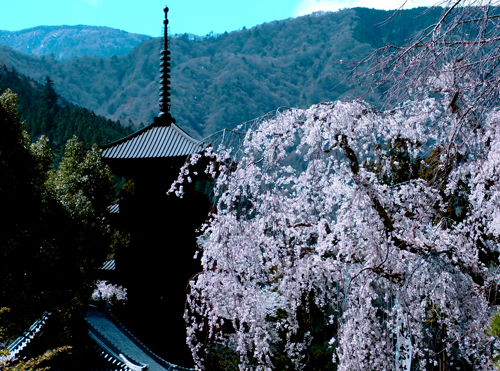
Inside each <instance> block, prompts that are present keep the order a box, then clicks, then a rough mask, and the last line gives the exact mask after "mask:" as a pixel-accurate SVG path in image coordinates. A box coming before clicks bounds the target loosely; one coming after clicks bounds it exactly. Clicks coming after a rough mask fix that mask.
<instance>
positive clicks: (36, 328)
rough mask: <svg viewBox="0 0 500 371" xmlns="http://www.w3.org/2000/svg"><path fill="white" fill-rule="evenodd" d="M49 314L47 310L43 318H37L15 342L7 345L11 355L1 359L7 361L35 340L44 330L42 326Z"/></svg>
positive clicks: (0, 358) (0, 359)
mask: <svg viewBox="0 0 500 371" xmlns="http://www.w3.org/2000/svg"><path fill="white" fill-rule="evenodd" d="M49 315H50V313H48V312H45V313H44V314H43V316H42V318H40V319H38V320H36V321H35V322H34V323H33V324H32V325H31V327H30V328H29V330H28V331H26V332H25V333H24V334H23V335H22V336H20V337H18V338H17V339H16V340H14V342H13V343H12V344H10V345H9V346H8V347H7V349H8V350H9V355H8V356H6V357H0V361H5V360H8V359H11V358H13V357H15V356H17V355H18V354H19V352H21V351H22V350H23V349H24V348H26V346H28V344H29V343H30V342H31V340H33V338H34V337H35V336H36V335H37V334H38V333H39V332H40V331H41V330H42V327H43V325H44V324H45V322H46V321H47V319H48V318H49Z"/></svg>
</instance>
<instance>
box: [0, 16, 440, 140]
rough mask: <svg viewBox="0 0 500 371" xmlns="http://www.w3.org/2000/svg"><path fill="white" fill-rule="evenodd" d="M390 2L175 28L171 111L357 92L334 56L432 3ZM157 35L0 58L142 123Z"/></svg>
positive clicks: (392, 33) (371, 44) (2, 53)
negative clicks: (195, 29)
mask: <svg viewBox="0 0 500 371" xmlns="http://www.w3.org/2000/svg"><path fill="white" fill-rule="evenodd" d="M423 10H424V9H423V8H419V9H410V10H404V11H402V12H399V13H398V15H397V16H395V17H393V18H394V19H393V20H392V21H391V22H389V23H388V24H386V25H385V26H383V27H381V26H379V24H380V23H382V22H384V21H385V20H386V19H387V18H388V17H389V16H391V15H392V14H393V12H390V11H382V10H374V9H364V8H356V9H346V10H341V11H338V12H328V13H314V14H312V15H308V16H303V17H298V18H293V19H292V18H291V19H287V20H284V21H275V22H270V23H265V24H263V25H259V26H256V27H253V28H251V29H243V30H240V31H235V32H231V33H224V34H221V35H217V36H208V37H195V36H192V35H187V34H185V35H175V36H174V37H171V38H170V48H171V51H172V79H171V80H172V115H173V116H174V117H175V118H176V120H177V123H178V124H179V125H180V126H182V127H183V128H185V129H186V130H187V131H188V132H190V133H191V134H192V135H195V136H197V137H202V136H205V135H208V134H210V133H213V132H214V131H216V130H220V129H221V128H227V127H234V126H235V125H237V124H239V123H241V122H244V121H247V120H250V119H253V118H255V117H258V116H261V115H263V114H265V113H267V112H269V111H272V110H275V109H276V108H278V107H280V106H289V107H306V106H309V105H311V104H314V103H317V102H321V101H333V100H336V99H339V98H347V99H352V98H356V97H363V98H364V99H368V100H371V101H375V100H376V99H377V98H378V97H379V92H370V91H368V90H367V88H366V87H364V86H360V85H359V84H358V83H357V82H356V81H352V80H350V81H349V80H348V81H343V75H342V73H343V72H344V69H345V68H346V66H349V65H348V64H345V63H343V62H340V60H343V61H358V60H360V59H361V58H362V57H363V56H365V55H367V54H368V53H369V52H371V51H373V50H374V48H376V47H379V46H381V45H384V44H385V43H388V42H391V43H395V44H401V43H403V42H404V41H405V39H406V38H408V37H410V36H411V35H412V34H414V33H415V32H418V30H422V29H423V28H425V26H427V25H429V24H431V23H433V22H434V21H435V20H436V18H437V17H438V16H439V14H440V12H441V10H440V9H435V10H433V11H427V12H425V14H423ZM160 48H161V40H160V39H159V38H156V39H149V40H145V41H143V42H142V43H141V44H140V45H139V46H137V47H136V48H134V49H133V50H132V51H131V52H130V53H129V54H127V55H125V56H121V57H117V56H113V57H108V58H98V57H94V56H85V57H81V58H72V59H69V60H64V61H59V60H56V59H55V58H52V57H49V56H42V57H34V56H27V55H25V54H22V53H19V52H17V51H15V50H13V49H11V48H9V47H7V46H1V45H0V63H4V64H6V65H7V66H9V67H13V68H15V69H16V70H18V71H19V72H21V73H23V74H26V75H28V76H30V77H32V78H34V79H35V80H37V81H42V79H43V78H45V76H50V77H51V78H52V79H53V80H54V83H55V85H54V88H55V90H56V91H57V92H58V93H60V94H61V95H62V96H64V97H65V98H66V99H68V100H69V101H71V102H74V103H77V104H79V105H81V106H84V107H87V108H89V109H91V110H93V111H95V112H96V113H97V114H99V115H103V116H106V117H109V118H112V119H113V120H120V121H121V122H122V123H133V124H134V125H139V124H140V123H143V124H147V123H149V122H151V121H152V119H153V117H155V116H156V115H157V114H158V81H159V52H160Z"/></svg>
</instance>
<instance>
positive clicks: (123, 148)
mask: <svg viewBox="0 0 500 371" xmlns="http://www.w3.org/2000/svg"><path fill="white" fill-rule="evenodd" d="M101 148H102V149H103V154H102V157H103V158H104V159H125V158H162V157H163V158H164V157H176V156H186V155H190V154H193V153H198V152H201V151H202V150H203V149H204V145H203V143H201V142H199V141H197V140H196V139H194V138H192V137H191V136H190V135H189V134H187V133H186V132H185V131H183V130H182V129H181V128H179V127H178V126H177V125H176V124H175V123H173V122H172V123H169V121H168V120H161V119H156V120H155V122H154V123H153V124H150V125H148V126H146V127H145V128H144V129H141V130H139V131H136V132H135V133H133V134H131V135H129V136H127V137H125V138H123V139H120V140H118V141H116V142H114V143H110V144H107V145H104V146H101Z"/></svg>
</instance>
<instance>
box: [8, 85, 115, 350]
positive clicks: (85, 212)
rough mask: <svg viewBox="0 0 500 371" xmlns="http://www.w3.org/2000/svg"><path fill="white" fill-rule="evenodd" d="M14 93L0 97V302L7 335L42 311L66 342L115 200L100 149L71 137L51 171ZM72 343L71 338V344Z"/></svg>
mask: <svg viewBox="0 0 500 371" xmlns="http://www.w3.org/2000/svg"><path fill="white" fill-rule="evenodd" d="M16 103H17V96H16V95H15V94H13V93H12V92H11V91H9V90H7V91H6V92H5V93H3V94H2V95H0V130H1V132H2V135H0V204H1V205H2V212H3V215H4V216H5V217H4V219H3V220H4V221H3V223H2V227H1V229H0V303H2V305H3V306H6V307H9V308H11V310H10V312H9V313H5V314H4V315H5V323H6V325H5V330H6V334H7V335H6V336H8V337H16V336H18V335H19V334H21V333H22V332H23V331H24V330H25V329H26V328H27V327H28V326H29V324H31V323H32V322H33V321H34V320H35V319H37V318H38V317H39V316H40V314H41V313H43V312H44V311H48V312H52V316H53V317H56V319H58V320H59V321H58V322H59V323H60V324H61V326H62V327H63V328H64V329H65V330H63V331H62V333H60V334H58V339H57V342H63V343H69V333H70V332H71V331H70V329H71V328H72V326H74V325H75V323H76V322H75V320H74V319H76V318H78V315H77V314H78V313H83V310H84V309H85V304H86V302H87V299H88V298H89V297H90V294H91V293H92V290H93V282H94V280H95V278H96V277H95V272H96V270H97V268H98V267H99V266H100V265H102V263H103V261H104V260H105V258H106V256H107V254H108V250H109V246H110V231H109V228H108V222H107V221H106V214H107V211H106V206H107V205H109V202H110V200H111V199H112V197H113V195H114V190H113V184H112V177H111V174H110V172H109V169H108V168H107V167H106V166H105V165H104V164H103V163H102V162H101V161H100V150H99V149H98V148H97V147H95V146H94V147H93V148H91V149H90V150H89V151H85V149H84V146H83V144H82V143H79V142H78V141H77V140H76V139H75V138H73V139H72V140H70V141H69V142H68V144H67V146H66V154H65V155H64V157H63V158H62V161H61V166H60V168H59V169H58V170H57V171H56V170H54V169H52V159H53V153H52V152H51V150H50V147H49V144H48V138H47V137H45V136H42V137H40V138H39V140H38V141H37V142H36V143H35V144H31V140H30V137H29V135H28V134H27V133H26V131H24V124H23V123H21V120H20V118H19V115H18V113H17V110H16ZM73 340H74V339H73Z"/></svg>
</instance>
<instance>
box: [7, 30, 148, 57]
mask: <svg viewBox="0 0 500 371" xmlns="http://www.w3.org/2000/svg"><path fill="white" fill-rule="evenodd" d="M149 38H150V36H146V35H140V34H133V33H128V32H125V31H122V30H116V29H114V28H110V27H97V26H83V25H77V26H38V27H33V28H28V29H25V30H20V31H0V44H4V45H7V46H10V47H11V48H12V49H15V50H17V51H19V52H21V53H24V54H28V55H38V56H42V55H48V54H52V57H53V58H55V59H58V60H62V59H69V58H73V57H82V56H84V55H93V56H96V57H111V56H112V55H126V54H128V53H129V52H130V51H131V50H132V49H133V48H135V47H136V46H138V45H139V44H140V43H141V42H142V41H143V40H147V39H149Z"/></svg>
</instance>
